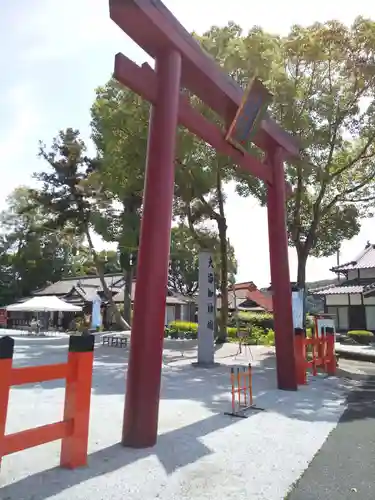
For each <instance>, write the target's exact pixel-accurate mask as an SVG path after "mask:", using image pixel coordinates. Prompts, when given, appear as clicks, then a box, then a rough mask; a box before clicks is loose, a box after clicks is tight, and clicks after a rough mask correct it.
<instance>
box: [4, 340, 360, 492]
mask: <svg viewBox="0 0 375 500" xmlns="http://www.w3.org/2000/svg"><path fill="white" fill-rule="evenodd" d="M67 342H68V339H67V338H63V339H61V338H30V337H25V338H17V340H16V353H15V360H14V361H15V364H16V365H17V366H26V365H31V364H44V363H58V362H62V361H64V360H65V359H66V354H67ZM237 350H238V346H236V345H233V344H225V345H224V346H221V347H218V348H217V349H216V360H217V361H219V362H220V365H219V366H217V367H216V368H214V369H212V370H205V369H203V368H196V367H193V366H192V362H193V361H195V360H196V356H197V353H196V347H195V346H194V344H193V343H190V342H182V341H181V342H179V341H167V342H166V343H165V349H164V352H163V360H164V367H163V377H162V387H161V404H160V415H159V439H158V443H157V445H156V446H155V447H154V448H151V449H145V450H132V449H128V448H123V447H121V446H120V445H119V444H118V442H119V439H120V434H121V426H122V415H123V408H124V391H125V377H126V366H127V357H128V349H116V348H113V347H112V348H111V347H107V346H103V345H100V343H99V342H98V343H97V346H96V348H95V363H94V374H93V390H92V406H91V425H90V443H89V453H90V456H89V465H88V467H86V468H82V469H77V470H74V471H66V470H62V469H59V468H56V466H57V465H58V463H59V452H60V447H59V445H60V443H59V442H55V443H49V444H46V445H43V446H39V447H36V448H32V449H30V450H25V451H22V452H20V453H16V454H14V455H10V456H6V457H4V459H3V462H2V466H1V471H0V499H1V500H47V499H48V500H88V499H89V500H123V499H124V498H126V499H127V500H212V499H215V500H249V499H251V500H282V499H283V498H284V497H285V495H286V493H287V491H288V490H289V489H290V486H291V485H292V484H293V483H294V482H295V481H296V480H297V479H298V478H299V477H300V476H301V474H302V473H303V471H304V470H305V469H306V467H307V466H308V464H309V463H310V462H311V460H312V458H313V457H314V455H315V454H316V453H317V451H318V450H319V449H320V447H321V446H322V445H323V443H324V441H325V440H326V438H327V436H328V435H329V433H330V432H331V431H332V430H333V429H334V428H335V427H336V424H337V422H338V420H339V418H340V417H341V415H342V413H343V411H344V409H345V398H346V395H347V392H348V390H350V389H351V387H352V386H353V383H352V382H351V381H347V380H346V379H336V378H328V379H327V378H324V377H316V379H315V380H311V383H310V384H309V385H308V386H304V387H301V388H300V390H298V391H297V392H290V391H278V390H277V389H276V376H275V357H274V349H270V348H266V347H261V346H254V347H253V348H251V350H250V349H244V350H243V353H242V354H241V355H236V352H237ZM248 362H252V363H253V367H254V372H253V380H254V396H255V402H256V404H257V405H258V406H259V407H262V408H265V409H266V410H267V411H264V412H250V413H249V418H247V419H232V418H230V417H228V416H227V415H225V414H224V412H225V411H228V409H229V408H230V377H229V374H230V368H231V367H232V366H237V365H242V366H243V365H247V363H248ZM0 376H1V374H0ZM354 382H356V381H354ZM63 401H64V384H63V383H62V381H50V382H44V383H42V384H28V385H25V386H19V387H15V388H13V389H12V391H11V396H10V404H9V413H8V419H7V433H12V432H17V431H19V430H23V429H26V428H34V427H36V426H37V425H44V424H47V423H51V422H54V421H59V420H60V419H61V413H62V408H63Z"/></svg>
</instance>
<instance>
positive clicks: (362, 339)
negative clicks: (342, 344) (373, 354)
mask: <svg viewBox="0 0 375 500" xmlns="http://www.w3.org/2000/svg"><path fill="white" fill-rule="evenodd" d="M348 337H350V338H351V339H353V340H355V341H356V342H358V344H362V345H368V344H371V342H373V340H374V334H373V333H372V332H370V331H367V330H350V331H349V332H348Z"/></svg>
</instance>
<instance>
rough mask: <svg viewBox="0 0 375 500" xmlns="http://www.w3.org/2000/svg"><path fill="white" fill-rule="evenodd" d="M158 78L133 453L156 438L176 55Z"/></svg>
mask: <svg viewBox="0 0 375 500" xmlns="http://www.w3.org/2000/svg"><path fill="white" fill-rule="evenodd" d="M156 75H157V94H156V105H155V106H153V107H152V112H151V117H150V128H149V139H148V151H147V166H146V176H145V190H144V196H143V216H142V224H141V237H140V246H139V253H138V267H137V286H136V289H135V299H134V317H133V324H132V333H131V340H130V356H129V367H128V374H127V387H126V400H125V411H124V424H123V434H122V443H123V444H124V445H125V446H131V447H135V448H144V447H149V446H153V445H154V444H155V443H156V439H157V426H158V412H159V398H160V381H161V366H162V353H163V340H164V321H165V307H166V294H165V290H166V289H167V281H168V265H169V247H170V231H171V223H172V204H173V192H174V162H175V144H176V129H177V123H178V105H179V96H180V76H181V57H180V55H179V54H178V52H176V51H166V52H165V53H163V54H161V55H160V58H159V59H157V61H156Z"/></svg>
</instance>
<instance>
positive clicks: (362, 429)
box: [287, 377, 375, 500]
mask: <svg viewBox="0 0 375 500" xmlns="http://www.w3.org/2000/svg"><path fill="white" fill-rule="evenodd" d="M374 400H375V377H371V378H369V379H368V380H367V381H364V382H363V383H362V384H361V386H359V387H358V388H357V389H356V390H355V391H353V392H352V393H351V394H350V395H349V398H348V408H347V409H346V410H345V412H344V414H343V416H342V417H341V419H340V422H339V424H338V426H337V427H336V429H335V430H333V432H332V433H331V434H330V436H329V437H328V439H327V441H326V442H325V443H324V444H323V446H322V448H321V450H320V451H319V453H318V454H317V455H316V456H315V458H314V460H313V461H312V462H311V465H310V466H309V468H308V469H307V471H306V472H305V473H304V474H303V476H302V478H301V479H300V481H298V483H297V485H296V487H295V488H294V489H293V491H292V493H290V495H289V496H287V498H288V500H326V499H327V498H329V499H330V500H352V499H356V500H373V499H374V498H375V485H374V450H375V437H374V426H375V406H374Z"/></svg>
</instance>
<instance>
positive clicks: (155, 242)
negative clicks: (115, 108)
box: [109, 0, 299, 448]
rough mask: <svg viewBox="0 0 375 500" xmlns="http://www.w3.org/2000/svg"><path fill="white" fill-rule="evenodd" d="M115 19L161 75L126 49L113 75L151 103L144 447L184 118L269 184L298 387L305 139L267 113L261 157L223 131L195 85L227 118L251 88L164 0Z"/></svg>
mask: <svg viewBox="0 0 375 500" xmlns="http://www.w3.org/2000/svg"><path fill="white" fill-rule="evenodd" d="M109 5H110V16H111V19H112V20H113V21H114V22H115V23H116V24H117V25H118V26H119V27H120V28H121V29H122V30H123V31H124V32H125V33H126V34H127V35H129V36H130V37H131V38H132V39H133V40H134V41H135V42H136V43H137V44H138V45H139V46H140V47H141V48H142V49H143V50H145V51H146V52H147V53H148V54H149V55H150V56H152V57H153V58H154V59H155V63H156V64H155V71H154V70H153V69H152V68H151V67H150V66H149V65H148V64H143V65H142V67H139V66H138V65H136V64H135V63H134V62H132V61H131V60H130V59H128V58H127V57H126V56H124V55H123V54H121V53H119V54H117V55H116V57H115V71H114V77H115V78H116V79H117V80H118V81H119V82H121V83H122V84H124V85H126V86H127V87H129V88H130V89H131V90H133V91H134V92H136V93H138V94H139V95H141V96H142V97H143V98H144V99H147V100H148V101H150V103H151V104H152V108H151V114H150V125H149V139H148V151H147V168H146V179H145V189H144V206H143V217H142V226H141V237H140V246H139V254H138V268H137V287H136V291H135V301H134V318H133V325H132V335H131V349H130V358H129V367H128V376H127V389H126V400H125V411H124V423H123V434H122V443H123V444H124V445H125V446H131V447H137V448H143V447H149V446H153V445H154V444H155V443H156V440H157V428H158V412H159V398H160V381H161V367H162V351H163V338H164V315H165V300H166V296H165V290H166V286H167V277H168V262H169V245H170V230H171V219H172V203H173V191H174V169H175V166H174V160H175V142H176V141H175V138H176V127H177V124H178V122H179V123H181V124H182V125H184V126H185V127H186V128H187V129H189V130H190V131H191V132H193V133H194V134H196V135H197V136H198V137H201V138H202V139H203V140H205V141H206V142H207V143H208V144H210V145H211V146H213V147H214V148H215V149H216V150H217V151H218V152H220V153H223V154H225V155H227V156H230V157H231V158H232V159H233V160H234V162H236V163H237V165H238V166H239V167H241V168H243V169H245V170H247V171H248V172H250V173H251V174H252V175H255V176H256V177H258V178H259V179H261V180H263V181H264V182H266V184H267V193H268V195H267V196H268V198H267V206H268V231H269V247H270V265H271V280H272V289H273V306H274V315H275V343H276V358H277V382H278V387H279V388H280V389H284V390H297V382H296V370H295V358H294V344H293V340H294V339H293V319H292V307H291V287H290V278H289V264H288V243H287V231H286V220H285V201H286V184H285V179H284V168H283V162H284V161H285V160H286V159H287V158H293V157H298V156H299V148H298V145H297V143H296V141H295V140H294V139H293V138H292V137H291V136H290V135H289V134H288V133H286V132H285V131H283V130H282V129H281V128H280V127H279V126H278V125H277V123H276V122H275V121H274V120H273V119H272V118H270V117H269V116H267V117H266V118H265V119H264V120H263V121H262V123H261V126H260V129H259V131H258V132H257V135H256V137H255V139H254V143H255V144H256V145H257V146H258V147H260V148H261V149H262V150H263V151H264V152H265V153H266V157H265V161H264V162H260V161H259V160H258V159H256V158H254V157H252V156H251V155H250V154H248V153H242V152H240V151H238V150H237V149H235V148H234V147H233V146H232V145H230V144H229V143H228V142H227V141H226V140H225V138H224V133H223V131H222V130H220V129H219V128H218V127H217V126H216V125H215V124H213V123H211V122H209V121H208V120H207V119H206V118H204V117H203V116H202V115H201V114H200V113H199V112H198V111H196V110H195V109H193V108H192V107H191V106H190V104H189V102H188V100H187V98H186V97H185V96H184V95H183V94H182V93H181V92H180V89H181V87H183V88H188V89H189V90H191V91H192V92H193V93H194V94H196V95H197V96H198V97H199V98H200V99H201V100H202V101H203V102H204V103H206V104H207V105H208V106H209V107H210V108H212V109H213V110H214V111H215V112H216V113H217V114H218V115H219V116H221V117H222V118H223V119H224V121H225V123H227V124H228V126H229V124H230V123H231V122H232V120H233V119H234V117H235V114H236V112H237V109H238V107H239V105H240V104H241V101H242V96H243V90H242V89H241V87H240V86H239V85H238V84H237V83H236V82H235V81H234V80H233V79H232V78H230V77H229V76H228V75H226V74H225V73H223V72H222V70H221V69H220V67H219V66H218V65H217V64H216V62H215V61H214V60H213V59H212V58H210V56H208V55H207V54H206V53H205V52H203V50H202V49H201V47H200V46H199V44H198V43H197V42H196V41H195V40H194V39H193V38H192V37H191V35H190V34H189V33H188V32H187V31H186V30H185V29H184V28H183V26H182V25H181V24H180V23H179V22H178V21H177V19H176V18H175V17H174V16H173V15H172V13H171V12H170V11H169V10H168V9H167V8H166V7H165V6H164V4H163V3H162V2H161V1H160V0H109Z"/></svg>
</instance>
